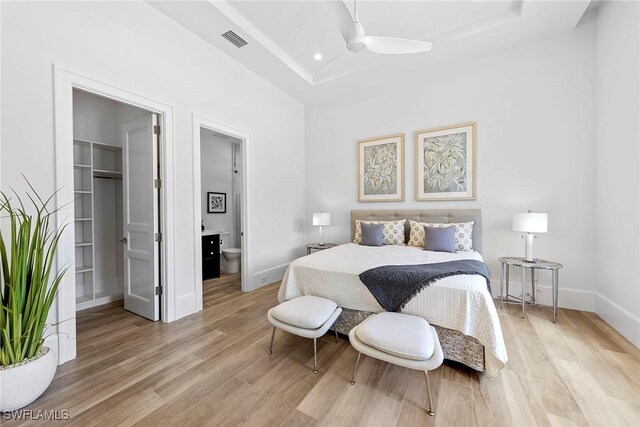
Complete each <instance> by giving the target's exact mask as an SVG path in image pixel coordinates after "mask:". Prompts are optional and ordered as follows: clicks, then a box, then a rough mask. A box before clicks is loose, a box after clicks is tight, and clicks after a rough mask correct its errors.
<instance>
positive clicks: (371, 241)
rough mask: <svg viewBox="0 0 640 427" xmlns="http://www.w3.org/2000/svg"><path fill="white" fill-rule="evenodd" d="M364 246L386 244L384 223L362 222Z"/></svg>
mask: <svg viewBox="0 0 640 427" xmlns="http://www.w3.org/2000/svg"><path fill="white" fill-rule="evenodd" d="M360 226H361V227H362V240H361V241H360V244H361V245H362V246H382V245H383V244H384V224H367V223H364V222H363V223H361V224H360Z"/></svg>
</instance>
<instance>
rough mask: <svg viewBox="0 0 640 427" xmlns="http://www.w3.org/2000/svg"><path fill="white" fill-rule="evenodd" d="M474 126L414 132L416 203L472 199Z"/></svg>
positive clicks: (474, 159)
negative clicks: (421, 201)
mask: <svg viewBox="0 0 640 427" xmlns="http://www.w3.org/2000/svg"><path fill="white" fill-rule="evenodd" d="M475 198H476V123H475V122H469V123H461V124H458V125H452V126H445V127H441V128H436V129H428V130H421V131H417V132H416V200H475Z"/></svg>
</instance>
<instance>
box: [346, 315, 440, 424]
mask: <svg viewBox="0 0 640 427" xmlns="http://www.w3.org/2000/svg"><path fill="white" fill-rule="evenodd" d="M349 341H350V342H351V345H352V346H353V348H355V349H356V350H357V351H358V359H356V366H354V368H353V375H352V376H351V384H352V385H353V384H355V377H356V370H357V369H358V363H359V362H360V356H361V355H362V354H363V353H364V354H366V355H367V356H369V357H373V358H374V359H378V360H382V361H384V362H389V363H392V364H394V365H398V366H402V367H404V368H409V369H415V370H417V371H424V373H425V377H426V381H427V394H428V397H429V410H428V411H427V412H428V413H429V415H431V416H433V415H435V412H434V410H433V402H432V400H431V385H430V384H429V371H431V370H433V369H436V368H437V367H439V366H440V365H442V361H443V360H444V355H443V353H442V347H441V346H440V340H438V334H437V333H436V330H435V328H434V327H433V326H431V325H429V323H428V322H427V321H426V320H425V319H423V318H422V317H417V316H410V315H408V314H401V313H391V312H385V313H379V314H374V315H372V316H370V317H368V318H367V319H366V320H365V321H364V322H362V323H360V324H359V325H358V326H356V327H355V328H353V329H352V330H351V332H349Z"/></svg>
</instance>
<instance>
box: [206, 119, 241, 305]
mask: <svg viewBox="0 0 640 427" xmlns="http://www.w3.org/2000/svg"><path fill="white" fill-rule="evenodd" d="M194 142H195V144H194V181H195V182H196V187H197V191H198V193H197V195H196V201H197V204H198V210H197V218H196V220H197V225H198V230H197V235H196V266H195V267H196V280H198V281H199V282H200V283H202V294H203V301H204V302H206V299H207V297H208V296H211V295H213V294H216V293H218V292H220V291H221V289H222V290H223V292H226V290H230V291H232V290H236V289H237V290H243V291H249V290H251V289H252V286H251V284H250V283H249V278H250V277H251V275H250V274H249V270H248V265H249V263H248V261H249V260H248V255H249V250H248V249H249V248H248V237H249V236H248V235H247V233H246V230H248V229H249V228H248V226H247V224H248V207H247V202H248V201H249V197H248V194H247V193H248V190H249V186H248V182H247V180H248V173H247V172H248V166H247V165H248V158H247V157H248V156H247V154H248V149H247V147H248V143H249V139H248V136H247V135H246V134H243V133H241V132H239V131H236V130H234V129H229V128H225V127H224V126H222V125H219V124H217V123H214V122H209V121H207V120H205V119H202V118H199V117H197V116H194Z"/></svg>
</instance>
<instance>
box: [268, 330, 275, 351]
mask: <svg viewBox="0 0 640 427" xmlns="http://www.w3.org/2000/svg"><path fill="white" fill-rule="evenodd" d="M275 336H276V327H275V326H274V327H273V332H271V344H269V354H271V353H273V351H271V350H273V338H274V337H275Z"/></svg>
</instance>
